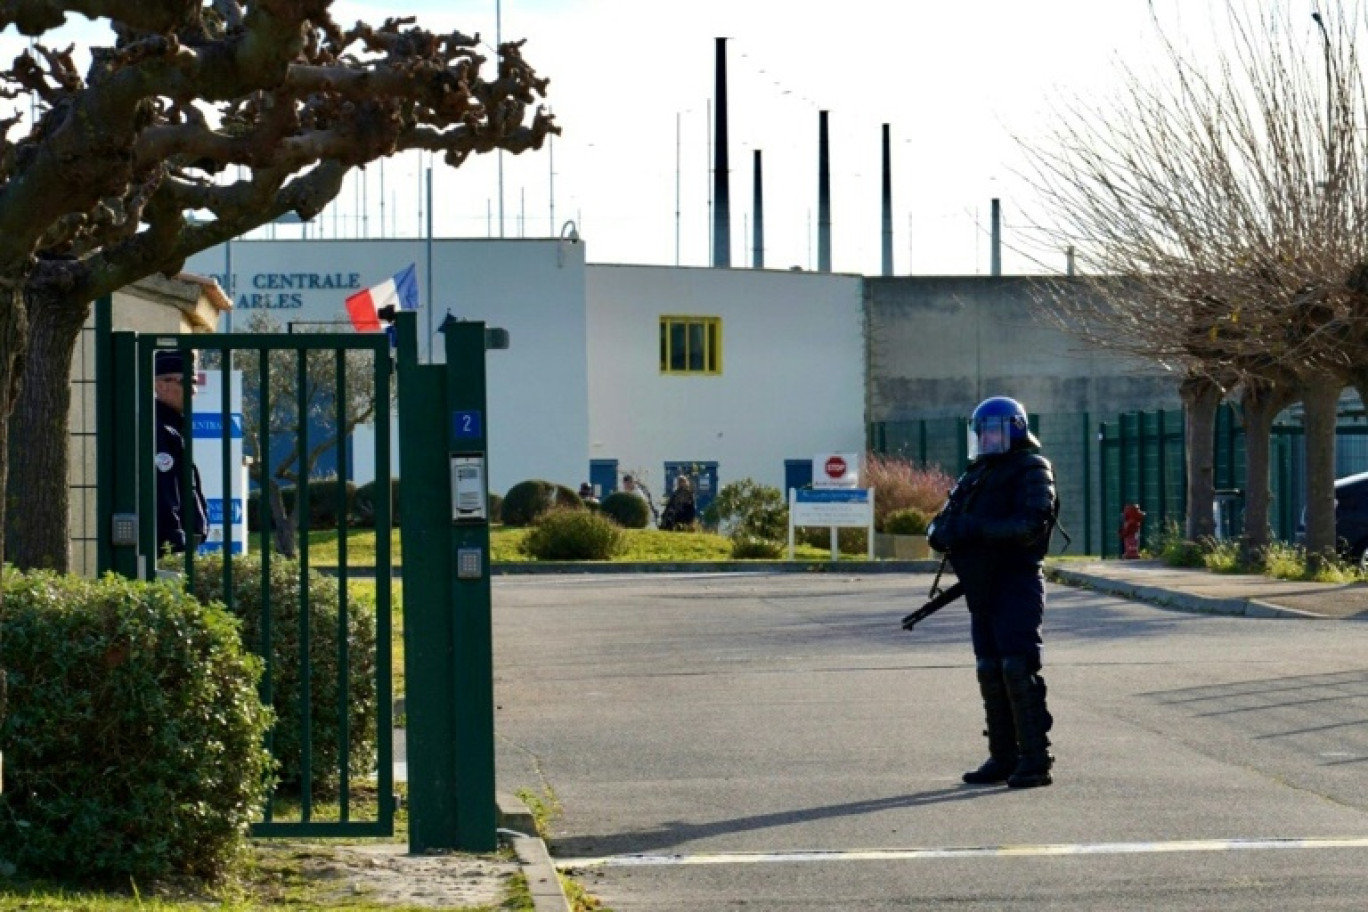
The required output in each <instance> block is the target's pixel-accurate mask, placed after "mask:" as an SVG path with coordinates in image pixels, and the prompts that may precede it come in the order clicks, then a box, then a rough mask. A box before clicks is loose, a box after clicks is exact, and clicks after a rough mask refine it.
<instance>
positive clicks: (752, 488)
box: [704, 478, 788, 541]
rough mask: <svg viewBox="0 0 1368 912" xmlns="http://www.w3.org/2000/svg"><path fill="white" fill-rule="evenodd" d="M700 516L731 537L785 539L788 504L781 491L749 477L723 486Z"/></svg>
mask: <svg viewBox="0 0 1368 912" xmlns="http://www.w3.org/2000/svg"><path fill="white" fill-rule="evenodd" d="M704 519H705V521H706V522H707V523H708V524H709V525H715V526H717V528H718V529H720V530H721V531H722V533H723V534H725V535H728V536H730V537H732V538H755V539H762V540H765V541H779V540H781V539H785V540H786V539H787V538H788V504H786V503H785V502H784V495H783V493H782V492H781V491H780V490H779V489H778V488H775V487H771V486H770V485H762V484H760V483H759V482H757V481H755V480H753V479H750V478H743V479H741V480H740V481H733V482H730V483H728V484H725V485H723V486H722V490H721V491H718V492H717V498H716V499H715V500H713V502H712V503H711V504H709V505H708V508H707V510H705V511H704Z"/></svg>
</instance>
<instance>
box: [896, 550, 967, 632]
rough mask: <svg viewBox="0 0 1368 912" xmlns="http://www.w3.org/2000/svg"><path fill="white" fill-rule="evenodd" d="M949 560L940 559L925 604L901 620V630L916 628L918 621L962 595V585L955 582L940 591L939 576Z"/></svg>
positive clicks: (946, 558)
mask: <svg viewBox="0 0 1368 912" xmlns="http://www.w3.org/2000/svg"><path fill="white" fill-rule="evenodd" d="M949 559H950V556H949V555H946V556H945V557H942V558H941V562H940V568H939V569H937V570H936V579H935V580H934V581H933V582H932V583H931V591H930V593H928V596H929V598H928V600H927V602H926V604H925V605H922V606H921V607H920V608H918V609H917V610H916V611H914V612H912V613H911V614H909V615H907V616H906V617H904V618H903V619H902V629H903V630H911V629H912V628H913V627H915V626H917V623H918V622H919V621H923V620H925V619H926V618H929V617H930V616H931V615H933V614H935V613H936V612H937V611H940V610H941V609H942V608H944V607H945V606H946V605H948V604H950V603H951V602H953V601H954V600H955V599H957V598H959V597H960V596H961V595H964V583H961V582H956V583H955V584H954V585H953V586H951V587H950V588H949V589H946V590H944V591H942V590H941V587H940V581H941V574H942V573H944V572H945V564H946V561H948V560H949Z"/></svg>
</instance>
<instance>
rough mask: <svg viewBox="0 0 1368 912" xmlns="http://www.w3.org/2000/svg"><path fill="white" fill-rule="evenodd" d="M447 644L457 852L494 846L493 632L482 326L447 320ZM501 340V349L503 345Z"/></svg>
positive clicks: (484, 340)
mask: <svg viewBox="0 0 1368 912" xmlns="http://www.w3.org/2000/svg"><path fill="white" fill-rule="evenodd" d="M442 332H443V333H444V335H445V336H446V375H447V387H446V392H447V408H448V410H449V414H450V418H449V420H448V423H447V427H448V428H449V430H448V432H447V433H448V435H449V436H448V446H449V448H450V475H449V484H450V486H451V517H450V520H449V522H450V525H449V528H450V529H451V549H450V550H451V562H452V564H453V565H454V566H455V568H456V572H455V574H454V575H453V576H452V577H450V585H451V606H452V609H453V625H452V635H453V639H452V647H453V652H454V654H455V663H456V677H455V683H456V690H457V693H458V694H459V695H460V697H461V699H459V700H457V702H456V716H455V718H456V804H457V808H458V813H457V815H456V824H457V831H458V836H459V839H460V848H462V849H465V850H466V851H471V852H488V851H493V850H494V849H496V848H498V833H497V827H498V811H497V807H496V805H495V801H494V649H493V643H494V633H493V629H492V628H493V625H492V621H491V617H490V591H489V589H490V586H489V568H490V561H489V459H488V455H489V446H488V438H487V433H488V425H487V422H486V410H485V348H486V334H485V325H484V323H482V322H466V321H456V320H447V321H446V322H445V323H444V324H443V325H442ZM506 344H507V343H506V342H505V343H504V345H505V346H506Z"/></svg>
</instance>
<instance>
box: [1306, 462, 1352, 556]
mask: <svg viewBox="0 0 1368 912" xmlns="http://www.w3.org/2000/svg"><path fill="white" fill-rule="evenodd" d="M1305 535H1306V510H1305V509H1303V510H1302V516H1301V522H1300V523H1298V525H1297V540H1298V541H1303V540H1304V539H1305ZM1335 537H1336V538H1337V539H1338V540H1339V550H1340V553H1341V554H1343V555H1344V556H1345V557H1347V558H1348V559H1350V560H1352V561H1354V562H1355V563H1357V564H1358V565H1359V567H1360V568H1361V569H1364V570H1368V472H1360V473H1359V474H1357V475H1347V476H1345V477H1344V478H1340V479H1337V480H1336V481H1335Z"/></svg>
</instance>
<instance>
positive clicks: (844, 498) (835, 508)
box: [789, 488, 874, 560]
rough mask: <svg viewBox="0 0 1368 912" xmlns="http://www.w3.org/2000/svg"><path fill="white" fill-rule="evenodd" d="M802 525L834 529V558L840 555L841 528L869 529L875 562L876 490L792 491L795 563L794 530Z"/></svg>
mask: <svg viewBox="0 0 1368 912" xmlns="http://www.w3.org/2000/svg"><path fill="white" fill-rule="evenodd" d="M798 526H827V527H829V528H830V529H831V559H832V560H836V559H837V557H838V556H839V549H838V548H837V540H836V530H837V529H838V528H854V529H860V528H863V529H866V530H868V533H869V559H870V560H873V559H874V489H873V488H867V489H866V488H841V489H836V488H833V489H826V490H818V489H816V488H813V489H811V490H800V489H797V488H789V560H793V545H794V536H793V530H794V529H795V528H796V527H798Z"/></svg>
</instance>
